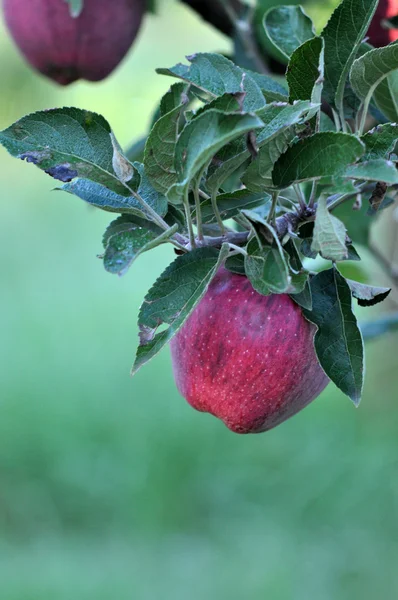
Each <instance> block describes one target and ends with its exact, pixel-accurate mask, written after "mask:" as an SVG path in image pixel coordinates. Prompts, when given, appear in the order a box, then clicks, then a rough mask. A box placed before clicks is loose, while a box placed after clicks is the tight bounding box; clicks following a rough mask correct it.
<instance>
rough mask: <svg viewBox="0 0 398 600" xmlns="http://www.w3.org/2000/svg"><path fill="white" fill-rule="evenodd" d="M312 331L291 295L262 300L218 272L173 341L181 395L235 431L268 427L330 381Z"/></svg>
mask: <svg viewBox="0 0 398 600" xmlns="http://www.w3.org/2000/svg"><path fill="white" fill-rule="evenodd" d="M315 331H316V327H315V326H314V325H312V323H310V322H309V321H307V320H306V319H305V318H304V316H303V314H302V312H301V309H300V307H299V306H298V305H297V304H296V303H295V302H293V300H292V299H291V298H290V297H289V296H288V295H286V294H272V295H270V296H263V295H261V294H259V293H258V292H256V291H255V290H254V289H253V287H252V285H251V283H250V281H249V280H248V279H247V278H246V277H244V276H242V275H236V274H233V273H230V272H229V271H227V270H226V269H224V268H221V269H220V270H219V271H218V272H217V274H216V276H215V278H214V279H213V281H212V282H211V284H210V286H209V288H208V290H207V292H206V294H205V295H204V297H203V298H202V300H201V301H200V302H199V304H198V305H197V307H196V308H195V310H194V311H193V313H192V314H191V315H190V317H189V318H188V319H187V321H186V322H185V324H184V325H183V327H182V328H181V329H180V331H179V332H178V333H177V334H176V336H175V337H174V338H173V339H172V340H171V344H170V345H171V355H172V361H173V370H174V376H175V380H176V383H177V387H178V390H179V391H180V393H181V395H182V396H184V398H185V399H186V400H187V401H188V402H189V404H190V405H191V406H193V408H195V409H196V410H199V411H202V412H208V413H211V414H212V415H214V416H216V417H218V418H219V419H221V420H222V421H224V423H225V425H226V426H227V427H228V428H229V429H231V430H232V431H234V432H236V433H260V432H263V431H267V430H268V429H272V428H273V427H276V425H279V424H280V423H282V422H283V421H285V420H286V419H288V418H289V417H291V416H293V415H294V414H295V413H297V412H298V411H300V410H301V409H302V408H304V407H305V406H307V404H309V403H310V402H311V401H312V400H314V399H315V398H316V397H317V396H318V395H319V394H320V393H321V392H322V390H323V389H324V388H325V387H326V386H327V384H328V383H329V378H328V377H327V376H326V375H325V373H324V371H323V370H322V368H321V366H320V365H319V362H318V360H317V357H316V354H315V350H314V344H313V337H314V333H315Z"/></svg>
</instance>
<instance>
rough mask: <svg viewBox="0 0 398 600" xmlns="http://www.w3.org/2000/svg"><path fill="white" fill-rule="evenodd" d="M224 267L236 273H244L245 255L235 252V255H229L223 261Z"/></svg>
mask: <svg viewBox="0 0 398 600" xmlns="http://www.w3.org/2000/svg"><path fill="white" fill-rule="evenodd" d="M225 268H226V269H228V271H231V273H235V274H236V275H246V271H245V257H244V256H243V254H235V256H230V257H229V258H227V260H226V261H225Z"/></svg>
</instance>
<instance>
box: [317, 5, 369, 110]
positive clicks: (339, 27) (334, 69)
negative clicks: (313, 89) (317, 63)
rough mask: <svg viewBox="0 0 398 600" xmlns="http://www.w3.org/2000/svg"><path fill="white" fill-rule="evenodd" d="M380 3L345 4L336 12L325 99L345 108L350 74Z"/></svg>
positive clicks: (329, 30)
mask: <svg viewBox="0 0 398 600" xmlns="http://www.w3.org/2000/svg"><path fill="white" fill-rule="evenodd" d="M376 6H377V0H343V1H342V2H341V4H339V5H338V7H337V8H336V9H335V11H334V12H333V14H332V16H331V17H330V19H329V21H328V23H327V24H326V26H325V28H324V30H323V31H322V34H321V35H322V37H323V39H324V40H325V82H324V88H323V93H324V98H325V100H326V101H327V102H329V103H330V104H335V105H336V106H337V107H338V108H339V107H341V105H342V103H343V99H344V92H345V86H346V81H347V77H348V73H349V71H350V68H351V65H352V63H353V62H354V59H355V57H356V55H357V52H358V50H359V48H360V46H361V43H362V40H363V38H364V37H365V34H366V31H367V30H368V27H369V24H370V22H371V20H372V17H373V15H374V12H375V10H376Z"/></svg>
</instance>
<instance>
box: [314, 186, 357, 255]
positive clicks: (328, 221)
mask: <svg viewBox="0 0 398 600" xmlns="http://www.w3.org/2000/svg"><path fill="white" fill-rule="evenodd" d="M313 235H314V237H313V240H312V246H311V250H312V251H313V252H319V254H320V255H321V256H322V257H323V258H325V259H326V260H333V261H338V260H344V259H346V258H347V256H348V250H347V246H346V228H345V225H344V223H343V222H342V221H340V219H337V218H336V217H334V216H333V215H332V214H330V212H329V210H328V207H327V200H326V197H325V196H321V197H320V198H319V199H318V207H317V211H316V217H315V226H314V234H313Z"/></svg>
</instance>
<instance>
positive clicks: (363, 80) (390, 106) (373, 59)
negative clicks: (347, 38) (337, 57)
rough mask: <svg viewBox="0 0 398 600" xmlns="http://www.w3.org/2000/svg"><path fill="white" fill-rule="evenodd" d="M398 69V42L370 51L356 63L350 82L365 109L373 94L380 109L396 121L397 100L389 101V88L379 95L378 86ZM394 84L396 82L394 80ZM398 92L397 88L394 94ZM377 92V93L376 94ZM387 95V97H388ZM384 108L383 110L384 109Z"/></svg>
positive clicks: (381, 90) (381, 91) (380, 91)
mask: <svg viewBox="0 0 398 600" xmlns="http://www.w3.org/2000/svg"><path fill="white" fill-rule="evenodd" d="M397 68H398V41H397V42H393V43H392V44H389V45H388V46H385V47H384V48H375V49H374V50H370V51H369V52H367V53H366V54H364V55H363V56H361V57H360V58H357V60H355V61H354V63H353V65H352V67H351V72H350V82H351V86H352V89H353V90H354V92H355V93H356V95H357V96H358V98H360V99H361V100H363V101H364V104H365V107H367V106H368V104H369V102H370V99H371V97H372V96H373V94H375V96H374V101H375V103H376V105H377V106H378V108H380V110H381V111H382V112H383V113H384V114H385V115H386V116H387V117H389V118H390V119H391V120H395V119H396V118H397V116H398V110H397V106H398V104H397V102H398V100H397V98H396V97H392V98H390V101H389V95H388V94H387V91H388V89H389V86H388V85H387V88H386V85H384V86H383V87H382V88H380V90H378V93H377V92H376V90H377V88H378V86H379V85H380V84H382V82H383V80H385V79H386V77H388V76H389V75H391V74H392V73H393V71H395V70H396V69H397ZM392 81H393V83H394V82H395V81H396V80H392ZM396 91H398V87H395V89H394V92H393V93H395V92H396ZM375 92H376V93H375ZM386 94H387V95H386ZM382 107H383V108H382Z"/></svg>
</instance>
